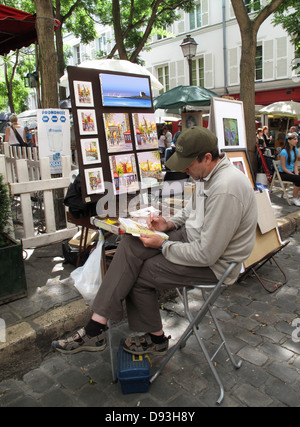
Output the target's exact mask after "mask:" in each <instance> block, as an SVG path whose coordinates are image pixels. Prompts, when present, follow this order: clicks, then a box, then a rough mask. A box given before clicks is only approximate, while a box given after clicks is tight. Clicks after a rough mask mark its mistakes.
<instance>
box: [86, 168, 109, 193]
mask: <svg viewBox="0 0 300 427" xmlns="http://www.w3.org/2000/svg"><path fill="white" fill-rule="evenodd" d="M84 174H85V182H86V190H87V194H99V193H104V190H105V188H104V180H103V171H102V168H95V169H85V170H84Z"/></svg>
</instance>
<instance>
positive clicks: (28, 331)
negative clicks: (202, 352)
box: [0, 211, 300, 381]
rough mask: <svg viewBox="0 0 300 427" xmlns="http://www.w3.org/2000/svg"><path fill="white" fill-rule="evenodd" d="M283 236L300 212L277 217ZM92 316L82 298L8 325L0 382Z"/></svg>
mask: <svg viewBox="0 0 300 427" xmlns="http://www.w3.org/2000/svg"><path fill="white" fill-rule="evenodd" d="M277 221H278V228H279V231H280V235H281V238H282V239H283V240H285V239H287V238H288V237H289V236H290V235H291V234H293V233H294V232H296V231H299V230H300V211H297V212H294V213H292V214H289V215H287V216H286V217H282V218H278V219H277ZM90 316H91V309H90V307H89V306H88V305H87V304H86V302H85V301H84V300H83V299H80V300H76V301H73V302H71V303H68V304H66V305H64V306H62V307H59V308H56V309H54V310H50V311H49V312H48V313H46V314H44V315H42V316H40V317H37V318H35V319H34V320H32V321H31V322H30V323H29V322H22V323H20V324H17V325H14V326H11V327H8V328H7V331H6V342H5V343H1V342H0V366H1V371H0V381H3V380H4V379H7V378H9V377H12V376H14V375H16V376H21V375H23V374H25V373H26V372H28V370H30V369H33V368H34V367H35V366H39V364H40V363H41V361H42V360H43V357H44V356H45V355H46V354H48V353H49V352H50V351H51V342H52V341H53V340H54V339H57V337H59V336H63V335H65V334H67V333H68V332H72V331H74V330H76V329H77V328H79V327H81V326H82V325H84V324H85V323H86V322H87V321H88V320H89V319H90Z"/></svg>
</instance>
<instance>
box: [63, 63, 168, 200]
mask: <svg viewBox="0 0 300 427" xmlns="http://www.w3.org/2000/svg"><path fill="white" fill-rule="evenodd" d="M68 76H69V87H70V98H71V103H72V113H73V119H74V131H75V138H76V142H77V144H76V145H77V150H78V162H79V173H80V178H81V183H82V185H81V188H82V194H83V200H84V201H85V202H90V201H93V202H94V201H98V200H99V198H101V197H103V196H104V195H105V194H107V191H108V187H109V185H107V183H111V184H112V188H113V195H114V196H119V195H121V194H124V193H128V194H134V193H138V192H139V191H140V190H143V189H145V188H146V189H147V188H151V187H152V186H155V185H159V184H160V183H161V182H162V166H161V162H160V156H159V152H158V137H157V128H156V122H155V115H154V109H153V102H152V94H151V87H150V78H149V77H148V76H140V75H132V74H125V73H117V72H109V71H101V70H96V69H87V68H81V67H68ZM106 187H107V188H106ZM110 188H111V187H110Z"/></svg>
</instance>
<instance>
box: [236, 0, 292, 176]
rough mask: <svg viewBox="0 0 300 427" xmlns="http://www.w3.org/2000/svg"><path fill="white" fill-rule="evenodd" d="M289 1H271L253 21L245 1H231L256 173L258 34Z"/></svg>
mask: <svg viewBox="0 0 300 427" xmlns="http://www.w3.org/2000/svg"><path fill="white" fill-rule="evenodd" d="M288 2H289V0H288V1H287V0H271V1H270V2H269V3H268V4H267V5H266V6H265V7H263V8H262V9H260V11H259V12H258V13H257V14H256V15H255V16H254V17H253V19H251V16H250V15H249V14H248V11H247V8H246V6H245V3H244V1H243V0H231V3H232V7H233V10H234V13H235V16H236V19H237V22H238V25H239V28H240V33H241V39H242V55H241V62H240V99H241V101H243V103H244V113H245V125H246V138H247V147H248V152H249V157H250V161H251V164H252V167H253V169H254V171H256V170H257V164H256V156H255V144H256V139H255V131H256V128H255V79H254V75H255V55H256V43H257V33H258V30H259V28H260V26H261V25H262V23H263V22H264V21H265V20H266V19H267V18H268V17H269V16H270V15H271V14H272V13H273V12H274V11H275V10H276V8H278V7H279V6H280V5H281V4H283V3H288Z"/></svg>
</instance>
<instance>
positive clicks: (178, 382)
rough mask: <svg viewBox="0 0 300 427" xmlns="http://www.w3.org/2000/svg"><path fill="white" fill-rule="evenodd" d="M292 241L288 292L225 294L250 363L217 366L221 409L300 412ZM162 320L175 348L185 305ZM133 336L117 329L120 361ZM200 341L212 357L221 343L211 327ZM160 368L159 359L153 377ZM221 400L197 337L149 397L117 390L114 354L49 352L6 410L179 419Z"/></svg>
mask: <svg viewBox="0 0 300 427" xmlns="http://www.w3.org/2000/svg"><path fill="white" fill-rule="evenodd" d="M289 240H290V244H289V245H288V246H286V247H285V248H284V250H282V251H281V252H280V253H278V254H277V255H276V259H277V261H278V262H279V264H280V265H281V267H282V268H283V270H284V271H285V272H286V274H287V278H288V282H287V284H285V285H284V286H282V287H281V288H280V289H278V290H277V291H276V292H274V293H269V292H267V291H266V290H265V289H264V288H263V287H262V285H261V284H260V283H259V282H258V281H257V280H256V279H255V278H253V277H248V278H247V279H246V280H245V281H243V282H240V283H239V284H236V285H234V286H233V287H230V288H228V289H226V290H225V291H224V292H223V294H222V295H221V296H220V297H219V299H218V301H217V304H216V309H215V314H216V316H217V318H218V319H219V321H220V324H221V326H222V329H223V331H224V333H225V336H226V338H227V340H228V343H229V345H230V346H231V349H232V351H233V352H234V353H235V354H236V357H237V358H240V359H242V361H243V364H242V367H241V368H240V369H239V370H235V369H234V368H232V366H231V364H230V362H229V361H228V358H227V355H226V354H225V353H224V352H223V351H221V352H220V353H219V354H218V355H217V357H216V359H215V362H216V367H217V369H218V372H219V375H220V377H221V379H222V381H223V383H224V387H225V398H224V400H223V403H222V405H221V406H222V407H239V406H248V407H276V406H289V407H290V406H300V397H299V396H300V393H299V392H300V381H299V372H300V342H295V341H297V339H298V340H299V338H298V329H299V337H300V328H299V326H300V281H299V277H300V275H299V273H300V266H299V260H300V233H294V234H293V235H292V236H290V238H289ZM261 274H262V275H264V276H265V277H266V278H267V280H268V281H271V280H272V279H273V280H281V277H280V274H281V273H280V272H279V270H278V269H277V267H276V266H275V264H270V263H268V264H266V265H265V266H264V267H263V268H262V269H261ZM193 292H194V291H193ZM194 300H195V301H196V300H197V296H196V295H195V296H194ZM162 316H163V319H164V325H165V332H166V334H170V335H171V336H172V339H171V345H172V344H173V343H174V342H176V339H177V338H178V337H179V335H180V333H181V332H182V331H183V330H184V328H185V325H186V321H185V319H184V318H183V317H182V307H181V303H180V301H179V300H177V299H176V300H174V301H169V302H168V303H166V304H165V305H164V309H163V310H162ZM295 319H298V320H299V323H298V321H297V320H295ZM293 321H294V322H295V323H293ZM298 325H299V326H298ZM129 333H130V332H129V330H128V328H127V324H126V323H125V322H123V323H120V324H118V325H115V326H114V328H113V342H114V350H115V354H116V353H117V348H118V344H119V341H120V339H121V337H124V336H126V335H128V334H129ZM201 335H202V337H203V340H204V341H205V342H206V344H207V346H208V348H209V349H210V350H213V349H214V348H215V347H216V343H217V340H216V337H215V334H214V330H213V328H212V327H211V324H210V321H209V320H208V319H207V320H206V321H204V322H203V323H202V327H201ZM160 361H161V359H160V358H158V357H155V358H152V364H153V366H152V371H153V372H154V370H155V368H156V367H157V366H159V363H160ZM218 393H219V391H218V387H217V385H216V383H215V380H214V379H213V377H212V375H211V373H210V371H209V368H208V366H207V363H206V361H205V360H204V356H203V354H202V353H201V351H200V350H199V347H198V344H197V342H196V340H195V337H194V336H192V337H190V339H189V340H188V343H187V345H186V347H185V348H184V349H182V350H178V352H177V353H176V354H175V356H174V357H173V359H172V360H171V361H170V362H169V364H168V365H167V366H166V367H165V369H164V371H163V373H162V374H161V375H160V376H159V377H158V378H157V379H156V381H155V382H154V383H153V384H151V385H150V387H149V390H148V392H146V393H132V394H122V391H121V387H120V384H119V383H115V384H114V383H112V377H111V369H110V359H109V351H108V349H106V350H105V351H104V352H101V353H87V352H82V353H79V354H77V355H72V356H69V355H61V354H59V353H54V352H49V353H48V354H47V355H46V356H45V357H44V358H43V360H42V361H41V363H40V364H39V366H38V367H36V368H35V369H32V370H30V371H29V372H27V373H25V375H22V376H21V377H12V378H9V379H6V380H4V381H2V382H0V406H1V407H24V406H35V407H36V406H42V407H56V406H67V407H70V406H81V407H92V406H97V407H102V408H105V411H106V412H107V411H109V410H111V408H122V407H123V408H124V407H125V408H126V407H127V408H128V407H131V408H139V409H141V408H145V407H147V408H155V410H156V411H158V410H159V409H163V408H168V410H169V411H173V410H174V411H175V410H179V409H180V410H182V409H184V408H185V410H191V408H197V407H204V406H209V407H213V406H215V405H216V399H217V397H218ZM172 408H173V409H172ZM120 410H121V409H120ZM116 412H117V410H116ZM127 412H130V411H129V410H128V411H127Z"/></svg>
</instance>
